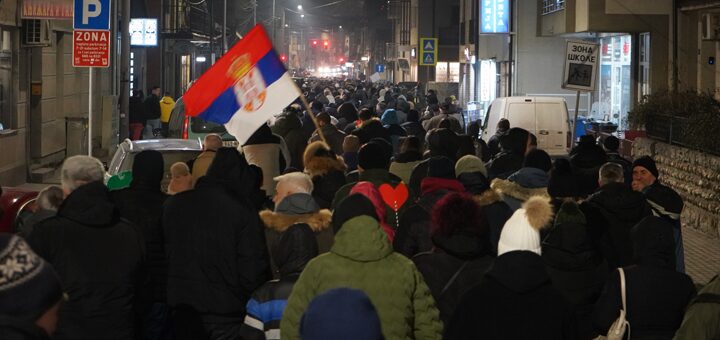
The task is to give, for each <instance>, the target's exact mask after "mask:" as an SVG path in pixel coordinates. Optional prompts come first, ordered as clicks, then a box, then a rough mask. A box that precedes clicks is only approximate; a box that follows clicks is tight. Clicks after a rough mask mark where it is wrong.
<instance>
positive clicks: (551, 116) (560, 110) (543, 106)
mask: <svg viewBox="0 0 720 340" xmlns="http://www.w3.org/2000/svg"><path fill="white" fill-rule="evenodd" d="M535 112H536V115H537V133H536V134H535V135H536V136H537V138H538V148H540V149H543V150H545V151H547V152H548V153H549V154H550V155H566V154H567V148H566V146H565V144H566V139H567V138H566V137H567V136H566V134H567V133H568V121H567V109H566V107H565V105H564V103H563V102H562V101H548V102H537V103H535Z"/></svg>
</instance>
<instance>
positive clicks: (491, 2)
mask: <svg viewBox="0 0 720 340" xmlns="http://www.w3.org/2000/svg"><path fill="white" fill-rule="evenodd" d="M480 32H481V33H509V32H510V0H482V6H481V8H480Z"/></svg>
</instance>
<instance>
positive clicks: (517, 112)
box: [507, 103, 537, 135]
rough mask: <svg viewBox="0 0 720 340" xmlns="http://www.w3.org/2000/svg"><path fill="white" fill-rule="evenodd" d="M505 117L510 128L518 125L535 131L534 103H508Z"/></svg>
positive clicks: (532, 131)
mask: <svg viewBox="0 0 720 340" xmlns="http://www.w3.org/2000/svg"><path fill="white" fill-rule="evenodd" d="M507 119H508V120H509V121H510V127H511V128H513V127H520V128H523V129H525V130H528V131H530V132H531V133H535V103H509V104H508V110H507ZM536 135H537V134H536Z"/></svg>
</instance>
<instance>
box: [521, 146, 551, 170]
mask: <svg viewBox="0 0 720 340" xmlns="http://www.w3.org/2000/svg"><path fill="white" fill-rule="evenodd" d="M523 168H536V169H540V170H542V171H545V172H549V171H550V169H552V160H551V159H550V155H548V153H547V152H545V151H543V150H540V149H535V150H532V151H530V152H528V154H527V155H525V160H523Z"/></svg>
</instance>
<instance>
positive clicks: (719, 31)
mask: <svg viewBox="0 0 720 340" xmlns="http://www.w3.org/2000/svg"><path fill="white" fill-rule="evenodd" d="M702 40H720V13H705V14H703V16H702Z"/></svg>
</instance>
